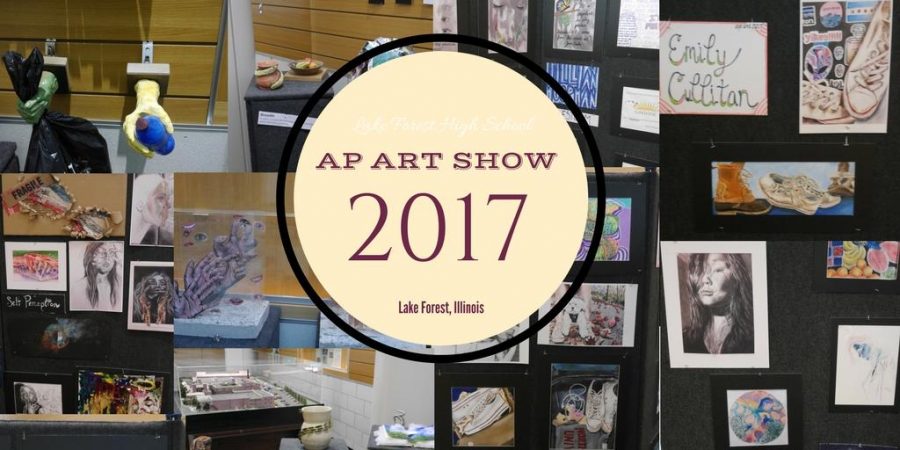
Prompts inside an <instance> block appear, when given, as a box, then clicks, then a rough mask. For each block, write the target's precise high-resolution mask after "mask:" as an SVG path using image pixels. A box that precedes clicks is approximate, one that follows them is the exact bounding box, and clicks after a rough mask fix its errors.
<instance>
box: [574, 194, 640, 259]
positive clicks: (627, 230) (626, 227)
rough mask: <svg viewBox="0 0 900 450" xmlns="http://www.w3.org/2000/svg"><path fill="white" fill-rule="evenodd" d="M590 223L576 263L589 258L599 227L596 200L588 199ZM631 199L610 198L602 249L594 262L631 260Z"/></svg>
mask: <svg viewBox="0 0 900 450" xmlns="http://www.w3.org/2000/svg"><path fill="white" fill-rule="evenodd" d="M588 201H589V203H588V208H589V209H588V223H587V226H586V227H585V229H584V240H583V241H582V243H581V250H580V251H579V252H578V256H576V257H575V260H576V261H584V260H585V259H586V258H587V253H588V249H589V248H590V246H591V239H592V238H593V236H594V230H595V229H596V227H597V213H598V211H597V209H598V208H597V207H598V201H597V199H596V198H590V199H588ZM631 211H632V209H631V199H630V198H608V199H606V209H605V210H604V219H603V230H602V231H601V232H602V233H603V234H602V235H601V237H600V248H599V249H597V256H596V257H595V258H594V261H629V260H630V258H631Z"/></svg>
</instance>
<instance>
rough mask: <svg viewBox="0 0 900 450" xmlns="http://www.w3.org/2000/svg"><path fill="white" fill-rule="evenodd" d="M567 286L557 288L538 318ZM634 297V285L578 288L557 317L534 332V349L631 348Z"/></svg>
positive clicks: (591, 284) (635, 303)
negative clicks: (535, 338) (535, 333)
mask: <svg viewBox="0 0 900 450" xmlns="http://www.w3.org/2000/svg"><path fill="white" fill-rule="evenodd" d="M570 286H571V283H563V284H561V285H560V286H559V288H558V289H557V290H556V292H554V293H553V296H552V297H550V300H549V301H547V302H546V303H544V304H543V305H541V307H540V311H539V314H540V315H541V316H544V315H545V314H547V313H548V312H549V311H550V309H551V308H552V307H553V306H554V305H556V303H557V302H559V299H560V298H562V296H563V295H564V294H565V292H566V290H567V289H569V287H570ZM637 294H638V285H636V284H595V283H584V284H582V285H581V286H580V287H579V288H578V292H577V293H576V294H575V296H573V297H572V300H570V301H569V303H568V304H567V305H566V307H565V308H564V309H563V310H562V311H561V312H560V313H559V315H557V316H556V317H555V318H554V319H553V320H552V321H551V322H550V323H549V324H547V326H546V327H544V328H543V329H541V330H540V331H539V332H538V337H537V343H538V345H567V346H574V347H633V346H634V327H635V316H636V311H635V310H636V308H637Z"/></svg>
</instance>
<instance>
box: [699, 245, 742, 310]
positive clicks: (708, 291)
mask: <svg viewBox="0 0 900 450" xmlns="http://www.w3.org/2000/svg"><path fill="white" fill-rule="evenodd" d="M733 280H734V277H733V274H732V268H731V265H730V264H728V261H726V260H725V258H724V257H723V256H722V255H721V254H718V253H713V254H710V255H709V256H708V259H707V261H706V271H705V272H704V273H703V276H702V277H701V278H700V284H699V286H698V291H697V296H698V297H699V298H700V302H701V303H703V304H704V305H706V306H719V305H720V304H721V303H722V302H725V301H727V300H728V299H730V298H731V294H732V290H733V284H734V283H733Z"/></svg>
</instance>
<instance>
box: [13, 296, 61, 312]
mask: <svg viewBox="0 0 900 450" xmlns="http://www.w3.org/2000/svg"><path fill="white" fill-rule="evenodd" d="M3 309H4V311H14V312H33V313H40V314H47V315H51V316H56V315H64V314H65V313H66V294H65V293H63V292H6V293H4V294H3Z"/></svg>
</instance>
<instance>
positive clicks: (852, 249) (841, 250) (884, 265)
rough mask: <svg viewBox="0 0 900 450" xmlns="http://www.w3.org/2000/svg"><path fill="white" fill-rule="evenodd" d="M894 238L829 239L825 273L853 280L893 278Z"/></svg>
mask: <svg viewBox="0 0 900 450" xmlns="http://www.w3.org/2000/svg"><path fill="white" fill-rule="evenodd" d="M898 244H900V243H898V242H897V241H828V252H827V254H826V257H827V258H828V261H827V263H826V265H827V269H826V276H827V277H828V278H846V279H854V280H888V281H892V280H896V279H897V256H898V250H900V247H898Z"/></svg>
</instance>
